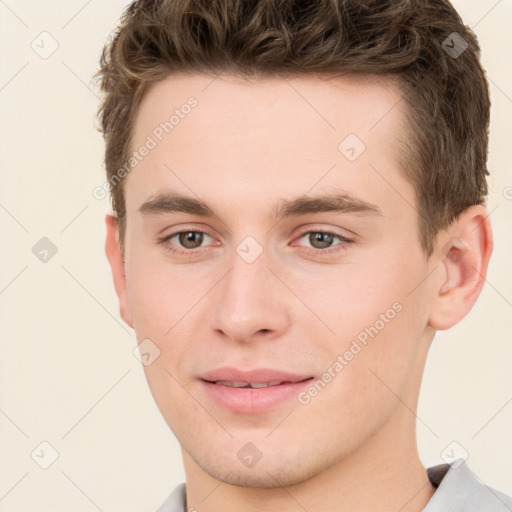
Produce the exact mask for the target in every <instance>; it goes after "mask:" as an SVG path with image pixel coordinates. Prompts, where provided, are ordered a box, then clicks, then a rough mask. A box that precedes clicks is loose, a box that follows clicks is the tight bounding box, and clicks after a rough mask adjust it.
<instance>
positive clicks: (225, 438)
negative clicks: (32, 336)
mask: <svg viewBox="0 0 512 512" xmlns="http://www.w3.org/2000/svg"><path fill="white" fill-rule="evenodd" d="M292 87H293V88H292ZM190 96H194V97H195V98H196V99H197V100H198V105H197V107H195V109H193V110H192V111H191V113H190V114H189V115H188V116H186V117H185V118H184V119H182V120H180V123H179V125H177V126H176V127H175V128H174V130H173V131H172V132H171V133H170V134H169V135H167V136H166V137H164V138H163V140H162V141H161V142H160V143H159V144H158V145H157V146H156V147H155V148H154V149H152V150H151V151H150V152H149V154H148V155H147V156H146V157H145V158H144V159H143V160H142V161H141V162H140V163H139V164H138V165H137V166H136V167H135V168H134V169H133V170H132V171H131V172H130V174H129V175H128V176H127V177H126V178H125V181H124V185H123V186H124V190H125V196H126V209H127V229H126V237H125V254H124V262H123V258H122V256H121V253H120V250H119V244H118V241H119V238H118V236H119V235H118V232H117V225H116V220H115V217H114V216H112V215H107V217H106V224H107V241H106V253H107V256H108V259H109V262H110V265H111V268H112V273H113V278H114V284H115V287H116V291H117V294H118V297H119V302H120V311H121V315H122V318H123V319H124V321H125V322H126V323H127V324H128V325H130V326H131V327H133V328H134V329H135V332H136V335H137V339H138V341H139V342H141V341H142V340H143V339H146V338H149V339H150V340H152V342H153V343H154V344H155V345H157V346H158V348H159V350H160V351H161V353H160V357H158V358H157V359H156V360H155V361H154V362H153V363H152V364H150V365H148V366H145V367H144V370H145V373H146V377H147V380H148V383H149V386H150V388H151V391H152V393H153V396H154V398H155V401H156V403H157V405H158V407H159V408H160V410H161V412H162V414H163V417H164V418H165V420H166V422H167V423H168V425H169V426H170V428H171V429H172V431H173V432H174V434H175V435H176V437H177V439H178V441H179V442H180V444H181V447H182V454H183V462H184V467H185V473H186V480H187V506H188V507H194V508H195V509H197V510H199V511H201V512H202V511H212V512H213V511H231V510H233V511H234V510H237V511H239V512H240V511H262V510H264V511H271V510H280V511H283V512H288V511H297V510H303V509H306V510H310V511H313V510H315V511H328V510H337V511H340V512H345V511H347V512H348V511H351V512H354V511H368V510H379V511H381V512H386V511H390V512H391V511H393V512H396V511H397V510H401V511H402V512H409V511H420V510H422V509H423V507H424V506H425V505H426V503H427V502H428V501H429V499H430V498H431V496H432V494H433V493H434V491H435V489H434V488H433V487H432V486H431V485H430V483H429V481H428V478H427V475H426V471H425V468H424V467H423V465H422V463H421V461H420V459H419V456H418V452H417V446H416V432H415V425H416V416H415V412H416V408H417V401H418V394H419V389H420V384H421V378H422V373H423V369H424V365H425V360H426V357H427V353H428V350H429V347H430V345H431V342H432V339H433V336H434V334H435V331H436V330H437V329H447V328H449V327H451V326H453V325H454V324H456V323H457V322H459V321H460V320H461V319H462V318H463V317H464V316H465V315H466V314H467V313H468V312H469V310H470V309H471V307H472V306H473V304H474V302H475V301H476V299H477V297H478V295H479V293H480V290H481V288H482V286H483V283H484V278H485V275H486V270H487V265H488V261H489V257H490V254H491V251H492V239H491V228H490V224H489V220H488V217H487V212H486V209H485V208H484V207H483V206H473V207H471V208H469V209H468V210H466V211H465V212H464V213H463V214H462V215H461V216H460V217H459V218H458V219H457V220H456V221H455V222H454V223H453V224H452V225H451V226H450V227H449V228H448V229H447V230H445V231H442V232H441V233H440V234H439V236H438V239H437V241H436V246H435V251H434V253H433V255H432V256H431V257H429V258H427V256H426V255H425V253H424V252H423V250H422V248H421V244H420V237H419V231H418V217H417V215H418V214H417V211H416V209H415V205H416V199H415V193H414V189H413V187H412V185H411V184H410V183H409V182H408V181H406V179H405V178H404V176H403V174H402V172H401V170H400V165H399V161H398V148H399V144H400V138H399V137H406V136H407V134H406V131H405V126H406V122H405V112H404V110H403V109H404V108H405V107H404V102H399V101H398V100H399V99H400V95H399V92H398V90H397V89H396V87H395V86H394V85H393V84H392V83H387V82H384V81H383V80H377V79H372V78H369V77H366V78H354V77H351V78H349V77H337V78H333V79H331V80H325V79H324V78H321V77H318V76H295V77H293V78H290V77H288V78H284V77H275V78H265V79H258V80H253V81H245V80H243V79H241V78H237V77H234V76H231V75H222V76H219V77H217V78H216V79H215V80H213V81H212V78H211V77H207V76H204V75H199V74H192V75H174V76H171V77H168V78H166V79H165V80H163V81H161V82H160V83H158V84H156V85H154V86H153V87H152V88H151V89H150V91H149V93H148V95H147V96H146V97H145V99H144V101H143V103H142V105H141V108H140V110H139V112H138V116H137V119H136V123H135V130H134V137H133V140H132V146H133V148H134V149H135V148H138V147H140V146H141V145H142V144H144V141H145V140H146V137H147V136H148V134H150V133H151V132H152V130H154V128H155V127H156V126H158V125H159V123H161V122H162V121H164V120H165V119H167V118H168V114H167V113H168V112H169V113H171V112H172V111H173V110H174V109H176V108H179V107H180V106H181V105H183V104H184V103H186V101H187V99H188V98H189V97H190ZM305 100H306V101H305ZM350 133H352V134H356V135H357V136H358V137H359V138H360V139H361V140H362V141H364V144H365V145H366V150H365V151H364V152H363V153H362V154H361V155H360V156H359V157H358V158H357V159H356V160H355V161H353V162H350V161H349V160H347V159H346V158H345V156H344V155H343V154H341V153H340V151H338V145H339V144H340V142H341V141H342V140H343V139H344V138H345V137H346V136H347V135H348V134H350ZM169 191H173V192H176V193H180V194H184V195H188V196H191V197H194V198H199V199H201V200H202V201H204V202H206V203H208V205H209V206H210V208H211V209H212V210H213V211H214V213H215V214H216V217H213V218H205V217H202V216H199V215H194V214H189V213H175V212H174V213H173V212H167V213H146V214H143V213H141V212H140V211H138V209H139V208H140V206H141V205H142V204H143V203H144V202H145V201H147V200H148V199H150V198H152V197H154V196H155V195H156V194H159V193H164V192H169ZM334 191H337V192H340V193H348V194H349V195H350V196H351V197H356V198H358V199H360V200H361V201H365V202H366V203H371V204H373V205H375V206H377V207H378V208H379V209H380V212H381V214H370V213H362V212H355V213H354V212H348V213H347V212H320V213H309V214H305V215H300V216H298V217H289V218H283V219H280V220H278V219H276V218H275V217H274V216H273V211H274V210H273V208H274V205H275V204H276V203H278V202H279V201H280V200H283V199H289V200H292V199H294V198H296V197H298V196H301V195H304V194H306V193H307V195H308V196H316V195H320V194H329V193H333V192H334ZM198 229H199V230H206V231H207V232H208V234H209V236H208V237H205V238H204V239H203V242H202V246H201V242H197V247H201V248H200V249H194V248H192V249H190V248H188V249H187V247H184V246H183V243H182V244H181V245H180V243H179V242H180V239H179V237H174V238H172V241H169V240H168V241H167V242H165V243H160V242H159V239H161V238H162V237H163V236H164V235H171V234H173V233H176V232H177V231H180V230H184V231H194V230H198ZM325 230H328V231H335V232H336V233H337V234H339V235H340V236H342V237H347V238H350V239H351V240H352V241H351V242H344V241H343V239H338V238H336V237H334V238H333V239H332V243H331V245H330V246H329V247H328V248H331V249H332V248H333V247H336V249H340V250H339V251H337V252H334V253H330V254H321V253H320V252H318V254H313V252H314V249H313V248H317V249H319V251H322V250H323V251H325V250H326V249H322V246H321V245H319V244H318V243H316V245H313V244H315V241H314V240H313V241H311V239H310V238H309V237H308V234H309V233H311V232H313V233H316V232H318V231H320V232H321V231H325ZM305 234H306V236H304V235H305ZM247 236H252V237H253V238H254V239H255V240H256V241H257V243H258V244H259V245H260V246H261V248H262V249H263V252H262V254H261V255H260V256H259V257H258V258H257V259H256V260H255V261H254V262H253V263H247V262H246V261H244V259H243V258H241V257H240V256H239V255H238V254H237V252H236V248H237V246H238V245H239V244H240V243H241V242H242V241H243V240H244V239H245V237H247ZM182 242H183V240H182ZM188 247H190V246H188ZM323 247H325V246H323ZM169 248H174V249H177V250H180V249H181V251H183V254H181V253H179V254H176V253H173V252H170V251H169ZM186 251H189V252H188V253H186ZM394 303H399V304H400V306H401V308H402V309H401V311H400V312H399V313H397V314H396V315H395V316H394V318H393V319H392V320H390V321H389V322H387V323H386V324H385V327H384V328H382V329H381V330H380V331H379V333H378V335H376V336H375V337H374V338H373V339H371V340H370V341H369V342H368V344H367V346H365V347H364V348H363V349H362V350H361V351H360V352H359V353H358V354H357V356H355V357H354V358H353V359H352V360H351V361H349V362H348V364H347V365H346V366H345V367H344V368H343V370H342V371H341V372H339V373H338V374H336V376H335V377H334V378H333V379H332V380H331V381H330V382H329V383H328V384H327V385H326V386H325V388H324V389H322V390H321V392H319V393H318V394H317V396H315V397H313V398H312V399H311V401H310V402H309V403H307V404H301V403H299V401H298V400H295V399H293V400H288V401H286V402H284V403H282V404H281V405H279V406H277V407H275V408H274V409H272V410H270V411H267V412H264V413H260V414H244V413H237V412H232V411H229V410H227V409H225V408H222V407H221V406H219V405H217V404H216V403H214V402H213V401H211V400H210V399H209V398H208V396H207V395H206V394H205V393H204V391H203V389H202V386H201V385H200V381H199V380H198V379H197V377H198V375H199V374H201V373H202V372H205V371H207V370H212V369H214V368H218V367H222V366H233V367H237V368H243V369H252V368H261V367H267V368H275V369H280V370H285V371H289V372H294V373H299V374H307V375H312V376H315V377H317V378H321V376H322V374H324V372H326V371H327V369H328V368H329V367H332V365H333V363H334V362H335V361H336V358H337V356H338V355H340V354H344V353H345V352H346V350H348V349H349V348H350V346H351V343H352V341H353V340H354V339H355V338H356V336H357V335H358V334H359V333H361V332H362V331H364V329H365V328H366V327H369V326H373V325H374V324H375V323H376V321H377V320H379V318H381V317H380V315H382V314H385V313H386V311H387V310H389V309H390V308H391V307H392V305H393V304H394ZM249 442H250V443H252V444H254V445H255V446H256V447H257V449H258V450H259V452H260V453H261V454H262V457H261V459H260V460H259V461H258V462H257V463H256V464H255V465H254V466H252V467H246V466H245V465H244V464H242V463H241V461H240V460H239V458H238V457H237V452H238V451H239V450H240V448H241V447H242V446H244V445H245V444H246V443H249ZM221 482H224V483H223V484H221Z"/></svg>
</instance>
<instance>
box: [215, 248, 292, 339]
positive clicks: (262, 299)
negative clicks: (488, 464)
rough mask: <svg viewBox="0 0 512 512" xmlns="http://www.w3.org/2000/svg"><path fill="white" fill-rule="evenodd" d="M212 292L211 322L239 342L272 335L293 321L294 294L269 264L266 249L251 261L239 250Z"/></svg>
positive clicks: (225, 334) (226, 336)
mask: <svg viewBox="0 0 512 512" xmlns="http://www.w3.org/2000/svg"><path fill="white" fill-rule="evenodd" d="M230 263H231V268H230V270H229V272H228V273H227V274H226V275H225V277H224V278H223V279H222V280H221V282H220V283H219V285H218V286H217V287H216V292H215V293H214V294H213V296H212V301H213V306H212V308H211V309H210V314H209V326H210V328H212V329H213V330H215V331H216V332H217V334H220V335H222V336H224V337H225V338H226V339H230V340H233V341H236V342H239V343H248V342H251V341H255V340H257V339H261V338H263V337H265V339H271V338H274V337H278V336H279V335H281V334H282V333H284V332H285V331H286V330H287V329H288V327H289V325H290V307H289V306H290V300H291V294H290V292H289V291H288V290H287V289H286V287H285V286H284V285H283V283H282V282H281V281H280V280H279V279H278V278H277V277H276V275H275V274H276V271H275V269H272V271H271V270H270V269H269V268H268V267H267V264H268V260H267V258H266V255H265V252H264V253H263V254H262V255H261V256H260V257H259V258H258V259H257V260H256V261H254V262H252V263H248V262H246V261H245V260H244V259H243V258H242V257H240V256H239V255H238V254H237V253H235V254H234V255H233V257H232V258H231V260H230Z"/></svg>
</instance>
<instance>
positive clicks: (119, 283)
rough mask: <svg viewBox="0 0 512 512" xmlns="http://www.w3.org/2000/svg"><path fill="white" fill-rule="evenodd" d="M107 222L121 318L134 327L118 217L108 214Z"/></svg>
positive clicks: (108, 248)
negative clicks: (120, 242) (120, 244)
mask: <svg viewBox="0 0 512 512" xmlns="http://www.w3.org/2000/svg"><path fill="white" fill-rule="evenodd" d="M105 224H106V227H107V236H106V240H105V253H106V255H107V259H108V262H109V264H110V269H111V270H112V278H113V280H114V288H115V290H116V294H117V297H118V299H119V311H120V314H121V318H122V319H123V320H124V321H125V322H126V323H127V324H128V325H129V326H130V327H131V328H132V329H133V319H132V314H131V309H130V303H129V301H128V293H127V289H126V274H125V266H124V262H123V260H122V257H121V250H120V247H119V230H118V226H117V218H116V217H115V216H114V215H111V214H107V215H106V216H105Z"/></svg>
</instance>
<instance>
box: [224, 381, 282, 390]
mask: <svg viewBox="0 0 512 512" xmlns="http://www.w3.org/2000/svg"><path fill="white" fill-rule="evenodd" d="M282 382H283V381H280V380H274V381H271V382H242V381H232V380H218V381H216V382H215V384H220V385H221V386H230V387H232V388H254V389H259V388H266V387H269V386H278V385H279V384H281V383H282Z"/></svg>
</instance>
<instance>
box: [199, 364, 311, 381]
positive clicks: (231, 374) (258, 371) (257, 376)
mask: <svg viewBox="0 0 512 512" xmlns="http://www.w3.org/2000/svg"><path fill="white" fill-rule="evenodd" d="M311 377H312V375H299V374H295V373H289V372H284V371H282V370H275V369H272V368H254V369H253V370H239V369H237V368H228V367H225V368H217V369H215V370H211V371H209V372H206V373H203V374H202V375H201V376H200V379H202V380H206V381H209V382H217V381H233V382H260V383H265V382H275V381H281V382H300V381H303V380H306V379H309V378H311Z"/></svg>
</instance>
